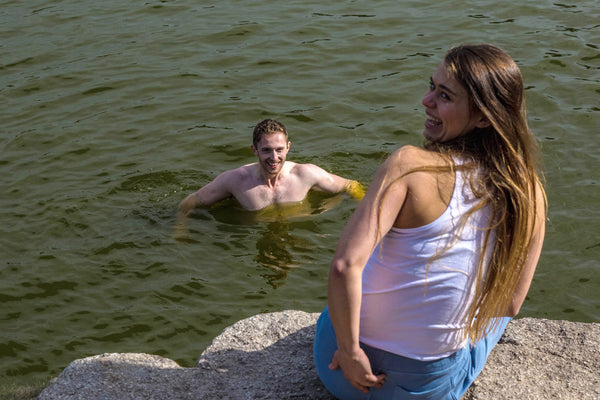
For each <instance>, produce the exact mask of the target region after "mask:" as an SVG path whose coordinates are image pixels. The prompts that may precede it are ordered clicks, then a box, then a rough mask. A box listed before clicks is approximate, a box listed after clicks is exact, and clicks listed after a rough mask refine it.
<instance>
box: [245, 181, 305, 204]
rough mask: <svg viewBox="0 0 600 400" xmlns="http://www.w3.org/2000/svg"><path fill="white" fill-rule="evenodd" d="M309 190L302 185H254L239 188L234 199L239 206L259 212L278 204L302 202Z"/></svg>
mask: <svg viewBox="0 0 600 400" xmlns="http://www.w3.org/2000/svg"><path fill="white" fill-rule="evenodd" d="M309 189H310V188H307V187H303V185H277V186H274V187H269V186H267V185H256V186H253V187H243V186H240V187H239V188H238V190H237V191H236V193H234V194H235V197H236V199H237V200H238V202H240V204H241V205H242V206H243V207H244V208H247V209H249V210H259V209H261V208H265V207H267V206H270V205H271V204H278V203H292V202H299V201H302V200H304V198H305V197H306V194H307V193H308V190H309Z"/></svg>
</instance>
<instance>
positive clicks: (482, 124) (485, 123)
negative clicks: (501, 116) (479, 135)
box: [476, 115, 492, 128]
mask: <svg viewBox="0 0 600 400" xmlns="http://www.w3.org/2000/svg"><path fill="white" fill-rule="evenodd" d="M490 125H492V123H491V122H490V120H489V119H487V117H486V116H485V115H482V116H481V118H479V120H478V121H477V124H476V126H477V127H478V128H489V127H490Z"/></svg>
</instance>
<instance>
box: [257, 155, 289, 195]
mask: <svg viewBox="0 0 600 400" xmlns="http://www.w3.org/2000/svg"><path fill="white" fill-rule="evenodd" d="M286 163H287V161H286V162H284V163H283V166H282V167H281V169H280V170H279V171H278V172H277V173H276V174H269V173H268V172H267V171H265V170H264V169H263V168H262V167H261V166H260V165H258V167H259V176H260V180H261V181H262V183H263V184H265V185H267V187H269V188H271V189H272V188H274V187H275V186H277V184H278V183H279V181H280V180H281V178H282V177H283V174H284V173H285V172H284V168H285V167H286Z"/></svg>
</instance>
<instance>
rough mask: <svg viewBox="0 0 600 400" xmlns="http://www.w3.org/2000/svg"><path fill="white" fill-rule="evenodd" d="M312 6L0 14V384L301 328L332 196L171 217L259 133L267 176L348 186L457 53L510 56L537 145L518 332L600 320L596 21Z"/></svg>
mask: <svg viewBox="0 0 600 400" xmlns="http://www.w3.org/2000/svg"><path fill="white" fill-rule="evenodd" d="M320 3H321V2H317V1H295V0H292V1H287V2H275V1H248V2H235V1H226V0H225V1H219V2H196V1H191V0H180V1H154V0H147V1H140V2H131V1H116V0H106V1H102V2H93V1H86V0H83V1H82V0H53V1H49V0H29V1H27V2H24V1H2V6H1V7H0V27H1V28H0V98H1V100H2V108H1V110H0V127H1V129H2V135H1V136H0V144H1V149H2V153H1V156H0V168H1V178H0V179H1V183H2V198H1V200H0V218H1V220H0V222H1V228H0V229H1V230H0V232H1V238H0V246H1V247H0V249H1V251H2V264H1V267H0V319H1V325H0V328H1V332H2V334H1V336H0V371H2V375H1V376H2V377H3V379H4V378H7V379H8V378H10V379H13V380H15V379H16V380H22V381H23V382H27V381H30V380H32V379H38V378H42V379H43V378H48V377H50V376H55V375H57V374H58V373H59V372H60V371H61V370H62V369H63V368H65V367H66V366H67V365H68V363H69V362H71V361H72V360H74V359H77V358H82V357H86V356H90V355H95V354H100V353H104V352H144V353H152V354H158V355H161V356H164V357H168V358H172V359H174V360H176V361H177V362H179V363H180V364H181V365H182V366H193V365H194V364H195V361H196V359H197V358H198V357H199V355H200V353H201V352H202V351H203V349H204V348H205V347H206V346H207V345H208V344H210V341H211V340H212V339H213V337H215V336H216V335H218V334H219V333H220V332H221V330H222V329H224V328H225V327H227V326H229V325H231V324H233V323H234V322H236V321H238V320H239V319H242V318H245V317H248V316H251V315H254V314H257V313H262V312H272V311H280V310H284V309H299V310H304V311H308V312H317V311H320V310H321V309H322V308H323V307H324V305H325V303H326V300H327V299H326V281H327V272H328V267H329V262H330V261H331V258H332V255H333V251H334V247H335V245H336V242H337V238H338V236H339V234H340V232H341V230H342V228H343V226H344V224H345V222H346V221H347V219H348V217H349V216H350V215H351V213H352V212H353V210H354V208H355V207H356V202H355V201H354V200H353V199H351V198H350V197H347V196H336V197H333V198H327V197H325V196H318V195H312V196H310V197H309V198H308V199H307V200H306V201H305V202H304V203H303V205H302V207H303V208H304V215H296V216H294V217H290V216H287V217H278V216H276V215H275V216H274V215H271V216H264V215H260V213H249V212H245V211H243V210H240V209H239V208H237V207H236V206H235V204H234V203H233V202H224V203H223V204H220V205H218V206H216V207H214V208H212V209H209V210H200V211H198V212H197V213H196V214H195V216H194V218H192V219H191V220H190V221H189V224H188V228H189V237H188V240H187V241H185V242H181V241H177V240H174V239H173V236H172V234H173V228H174V223H175V210H176V207H177V204H178V203H179V201H181V200H182V199H183V198H184V197H185V195H187V194H188V193H190V192H192V191H194V190H196V189H198V188H199V187H200V186H202V185H204V184H206V183H208V182H209V181H210V180H212V179H213V178H214V177H215V176H216V175H217V174H219V173H220V172H222V171H224V170H226V169H230V168H234V167H237V166H239V165H241V164H245V163H250V162H253V161H254V156H253V155H252V152H251V151H250V144H251V134H252V129H253V127H254V125H255V124H256V123H257V122H258V121H260V120H262V119H264V118H268V117H270V118H275V119H277V120H280V121H281V122H283V123H284V124H285V125H286V126H287V128H288V130H289V133H290V139H291V141H292V147H291V150H290V153H289V155H288V159H290V160H293V161H297V162H313V163H315V164H317V165H320V166H321V167H323V168H325V169H327V170H328V171H330V172H334V173H337V174H339V175H342V176H345V177H351V178H354V179H357V180H359V181H360V182H362V183H363V184H365V185H368V183H369V181H370V179H371V177H372V175H373V173H374V172H375V170H376V168H377V166H378V165H379V164H380V163H381V162H382V161H383V160H384V159H385V157H386V156H387V155H388V154H389V153H390V152H392V151H393V150H394V149H396V148H397V147H398V146H401V145H404V144H415V145H418V144H420V143H421V141H422V139H421V131H422V127H423V123H424V116H425V114H424V111H423V107H422V106H421V103H420V101H421V98H422V95H423V93H424V92H425V91H426V90H427V87H428V80H429V76H430V75H431V74H432V73H433V71H434V70H435V68H436V67H437V64H438V63H439V61H440V60H441V58H442V57H443V54H444V52H445V51H446V50H447V49H448V48H449V47H451V46H453V45H456V44H460V43H464V42H492V43H495V44H497V45H499V46H501V47H503V48H504V49H505V50H506V51H508V52H509V53H510V54H511V55H512V56H513V57H514V58H515V59H516V60H517V62H518V63H519V65H520V66H521V68H522V72H523V75H524V78H525V82H526V86H527V101H528V110H529V114H528V116H529V122H530V126H531V128H532V130H533V131H534V132H535V134H536V136H537V137H538V138H539V140H540V142H541V144H542V149H543V155H544V164H545V171H546V172H545V174H546V179H547V190H548V199H549V204H550V209H549V215H548V217H549V221H548V228H547V236H546V241H545V246H544V250H543V253H542V257H541V260H540V263H539V266H538V271H537V273H536V276H535V278H534V281H533V284H532V288H531V290H530V292H529V295H528V299H527V300H526V302H525V304H524V306H523V309H522V313H521V316H532V317H540V318H550V319H568V320H573V321H587V322H592V321H595V322H598V321H600V296H599V295H598V293H599V292H600V280H599V278H598V277H599V273H600V261H599V260H600V234H599V231H600V229H599V228H598V227H599V226H600V210H599V206H600V191H599V189H598V183H599V179H600V162H599V158H600V135H599V134H598V129H599V127H600V106H599V104H600V102H599V99H600V96H599V94H600V89H599V88H600V85H599V84H600V51H599V46H600V22H599V21H600V18H599V16H600V15H599V8H598V3H597V1H596V0H587V1H586V0H578V1H571V2H568V3H558V2H552V1H544V0H538V1H529V2H524V3H523V4H515V3H514V2H513V3H506V2H497V1H491V0H488V1H486V0H473V1H443V2H435V4H432V5H423V3H424V2H420V1H398V0H393V1H392V0H383V1H340V2H335V3H334V4H332V5H323V4H320ZM432 3H434V2H432ZM331 203H334V204H333V207H332V204H331Z"/></svg>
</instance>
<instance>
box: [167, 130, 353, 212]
mask: <svg viewBox="0 0 600 400" xmlns="http://www.w3.org/2000/svg"><path fill="white" fill-rule="evenodd" d="M252 143H253V144H252V152H253V153H254V155H256V156H257V157H258V162H255V163H253V164H248V165H244V166H241V167H239V168H235V169H232V170H229V171H225V172H223V173H221V174H220V175H219V176H217V177H216V178H215V179H214V180H213V181H212V182H210V183H208V184H207V185H206V186H204V187H202V188H201V189H200V190H198V191H197V192H194V193H192V194H190V195H189V196H187V197H186V198H185V199H184V200H183V201H182V202H181V203H180V204H179V209H178V216H179V217H180V219H181V218H185V217H187V216H188V215H189V214H190V213H191V212H192V210H193V209H194V208H196V207H207V206H210V205H212V204H215V203H216V202H218V201H220V200H223V199H226V198H229V197H234V198H235V199H236V200H237V201H238V202H239V203H240V205H241V206H242V207H244V208H245V209H247V210H250V211H255V210H261V209H263V208H265V207H268V206H270V205H273V204H281V203H294V202H300V201H302V200H303V199H304V198H305V197H306V195H307V194H308V192H309V191H310V190H318V191H322V192H326V193H332V194H333V193H340V192H343V191H346V192H348V193H349V194H350V195H351V196H352V197H354V198H356V199H359V200H360V199H361V198H362V197H363V196H364V189H363V187H362V186H361V184H360V183H358V182H357V181H353V180H349V179H345V178H342V177H340V176H337V175H334V174H330V173H329V172H327V171H325V170H324V169H322V168H320V167H318V166H316V165H313V164H298V163H295V162H292V161H286V156H287V153H288V151H289V149H290V145H291V143H290V142H289V141H288V134H287V130H286V128H285V126H284V125H283V124H282V123H280V122H277V121H275V120H272V119H266V120H264V121H262V122H259V123H258V124H257V125H256V127H255V128H254V134H253V137H252Z"/></svg>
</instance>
